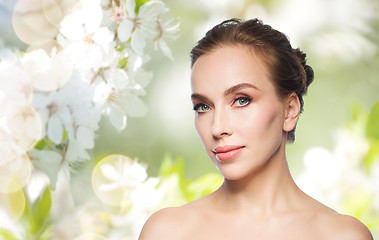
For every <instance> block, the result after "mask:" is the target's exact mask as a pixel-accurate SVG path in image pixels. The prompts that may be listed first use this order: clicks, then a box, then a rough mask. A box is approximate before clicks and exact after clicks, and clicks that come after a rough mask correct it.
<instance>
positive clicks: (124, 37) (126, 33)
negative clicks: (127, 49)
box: [117, 20, 134, 42]
mask: <svg viewBox="0 0 379 240" xmlns="http://www.w3.org/2000/svg"><path fill="white" fill-rule="evenodd" d="M133 27H134V24H133V22H131V21H130V20H124V21H122V22H121V23H120V25H119V26H118V29H117V33H118V38H119V39H120V41H122V42H126V41H128V40H129V38H130V36H131V35H132V30H133Z"/></svg>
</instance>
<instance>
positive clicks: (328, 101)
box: [0, 0, 379, 178]
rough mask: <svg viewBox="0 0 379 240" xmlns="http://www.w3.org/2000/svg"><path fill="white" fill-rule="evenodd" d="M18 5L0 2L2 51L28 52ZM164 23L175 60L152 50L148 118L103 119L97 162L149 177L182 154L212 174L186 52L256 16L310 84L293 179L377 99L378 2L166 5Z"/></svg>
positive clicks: (189, 169)
mask: <svg viewBox="0 0 379 240" xmlns="http://www.w3.org/2000/svg"><path fill="white" fill-rule="evenodd" d="M15 2H16V1H9V0H1V1H0V32H1V38H0V47H17V48H20V49H25V45H24V44H23V43H22V42H20V41H19V40H18V39H17V37H16V35H15V34H14V32H13V31H12V28H11V10H12V7H13V5H14V3H15ZM164 2H165V3H166V5H167V7H168V8H169V9H170V12H169V13H168V17H178V18H179V21H180V23H181V34H180V37H179V38H178V39H177V40H175V41H171V42H169V45H170V47H171V49H172V52H173V55H174V58H175V61H170V60H169V59H167V58H166V57H164V56H163V55H162V54H161V53H160V52H154V50H153V46H149V48H150V50H151V51H150V50H148V51H150V52H154V53H155V54H154V56H152V60H151V61H150V62H149V63H148V65H147V68H148V70H150V71H152V72H153V73H154V78H153V80H152V82H151V83H150V85H149V86H148V87H147V89H146V90H147V95H146V96H145V98H144V100H145V101H146V102H147V104H148V106H149V113H148V115H147V116H145V117H143V118H138V119H137V118H129V119H128V123H127V128H126V129H125V130H124V131H122V132H121V133H119V132H117V131H116V130H115V129H114V128H113V127H112V126H111V125H110V123H109V122H108V121H107V120H102V121H101V127H100V130H99V131H98V132H97V133H98V137H97V140H96V146H95V149H94V152H93V156H94V158H95V159H97V160H99V159H101V158H103V157H105V156H107V155H109V154H114V153H120V154H125V155H128V156H130V157H132V158H138V159H139V160H140V161H141V162H144V163H146V164H147V166H148V172H149V174H150V175H151V176H155V175H157V174H158V171H159V166H160V163H161V160H162V159H163V156H164V155H165V154H167V153H169V154H171V155H172V156H181V157H182V158H183V159H184V161H185V163H186V169H185V171H186V172H185V174H186V176H187V177H188V178H196V177H198V176H201V175H202V174H204V173H208V172H216V169H215V168H214V167H213V165H212V164H211V163H210V161H209V160H208V157H207V156H206V153H205V151H204V150H203V147H202V144H201V142H200V139H199V138H198V136H197V133H196V130H195V128H194V126H193V117H194V113H193V111H192V106H191V102H190V61H189V52H190V50H191V48H192V47H193V46H194V44H195V43H196V41H197V40H198V39H199V38H201V37H202V36H203V35H204V34H205V32H206V30H208V29H209V28H211V27H212V26H213V25H215V24H217V23H219V22H220V21H222V20H224V19H227V18H231V17H238V18H253V17H258V18H261V19H262V20H263V21H264V22H265V23H267V24H270V25H272V26H273V27H274V28H276V29H278V30H280V31H283V32H284V33H286V34H287V35H288V37H289V38H290V40H291V42H292V44H293V47H300V48H301V49H302V50H303V51H305V52H306V53H307V57H308V63H309V65H311V66H312V67H313V69H314V71H315V81H314V83H312V85H311V86H310V88H309V93H308V95H307V96H306V97H305V111H304V113H303V114H302V116H301V118H300V121H299V123H298V126H297V130H296V141H295V143H294V144H291V145H289V146H288V159H289V164H290V167H291V169H292V171H293V173H294V175H296V174H298V173H299V172H300V171H301V170H302V168H303V165H302V158H303V155H304V152H305V151H306V150H307V149H308V148H309V147H312V146H321V147H326V148H332V146H333V144H334V137H335V136H334V133H335V130H336V129H337V128H339V127H341V126H344V125H345V124H346V123H347V122H349V121H350V120H351V106H352V105H354V104H356V103H358V104H360V105H362V106H363V107H364V108H365V109H367V111H368V110H369V109H370V108H371V107H372V106H373V104H374V103H375V102H376V101H378V100H379V94H378V93H379V77H378V67H379V51H378V48H379V17H378V16H379V7H378V5H379V3H378V1H377V0H348V1H344V0H330V1H327V0H305V1H301V0H283V1H279V0H260V1H252V0H238V1H235V0H209V1H202V0H166V1H164Z"/></svg>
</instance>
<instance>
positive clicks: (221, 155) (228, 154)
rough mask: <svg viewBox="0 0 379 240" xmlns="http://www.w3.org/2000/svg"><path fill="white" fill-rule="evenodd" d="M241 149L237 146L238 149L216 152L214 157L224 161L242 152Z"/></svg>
mask: <svg viewBox="0 0 379 240" xmlns="http://www.w3.org/2000/svg"><path fill="white" fill-rule="evenodd" d="M242 150H243V148H238V149H235V150H231V151H228V152H224V153H216V158H217V160H219V161H221V162H225V161H228V160H231V159H233V158H236V157H237V156H238V155H239V154H240V153H241V152H242Z"/></svg>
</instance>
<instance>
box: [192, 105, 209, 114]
mask: <svg viewBox="0 0 379 240" xmlns="http://www.w3.org/2000/svg"><path fill="white" fill-rule="evenodd" d="M210 109H211V108H210V107H209V106H208V105H205V104H196V105H195V106H194V107H193V110H194V111H196V112H198V113H203V112H207V111H209V110H210Z"/></svg>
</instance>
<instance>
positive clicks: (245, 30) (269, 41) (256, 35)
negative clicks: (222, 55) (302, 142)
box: [191, 18, 314, 142]
mask: <svg viewBox="0 0 379 240" xmlns="http://www.w3.org/2000/svg"><path fill="white" fill-rule="evenodd" d="M236 44H237V45H241V46H247V47H250V48H251V49H252V50H253V51H254V52H255V53H257V54H258V55H260V56H261V57H262V58H261V59H262V60H263V61H264V62H265V64H266V66H267V67H268V69H269V73H270V75H271V76H270V78H271V79H272V81H273V84H274V86H275V87H276V90H277V93H278V95H279V96H280V97H281V98H284V97H287V96H289V95H290V94H291V93H296V94H297V96H298V98H299V100H300V105H301V107H300V112H302V111H303V105H304V101H303V95H304V94H305V93H306V92H307V89H308V86H309V84H311V83H312V81H313V77H314V74H313V70H312V68H311V67H310V66H308V65H306V59H305V57H306V54H305V53H303V52H302V51H300V49H299V48H297V49H293V48H292V46H291V44H290V42H289V40H288V38H287V37H286V35H284V34H283V33H281V32H279V31H277V30H275V29H273V28H272V27H271V26H269V25H267V24H263V22H262V21H260V20H258V19H251V20H247V21H243V20H241V19H236V18H232V19H229V20H226V21H224V22H222V23H220V24H218V25H216V26H215V27H213V28H212V29H211V30H209V31H208V32H207V33H206V35H205V37H203V38H202V39H201V40H200V41H198V43H197V45H196V46H195V47H194V48H193V49H192V51H191V68H192V67H193V65H194V64H195V62H196V60H197V59H198V58H199V57H200V56H201V55H203V54H206V53H209V52H210V51H212V50H214V49H215V48H217V47H221V46H225V45H236ZM287 140H288V141H290V142H293V141H294V140H295V129H293V130H292V131H290V132H288V135H287Z"/></svg>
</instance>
